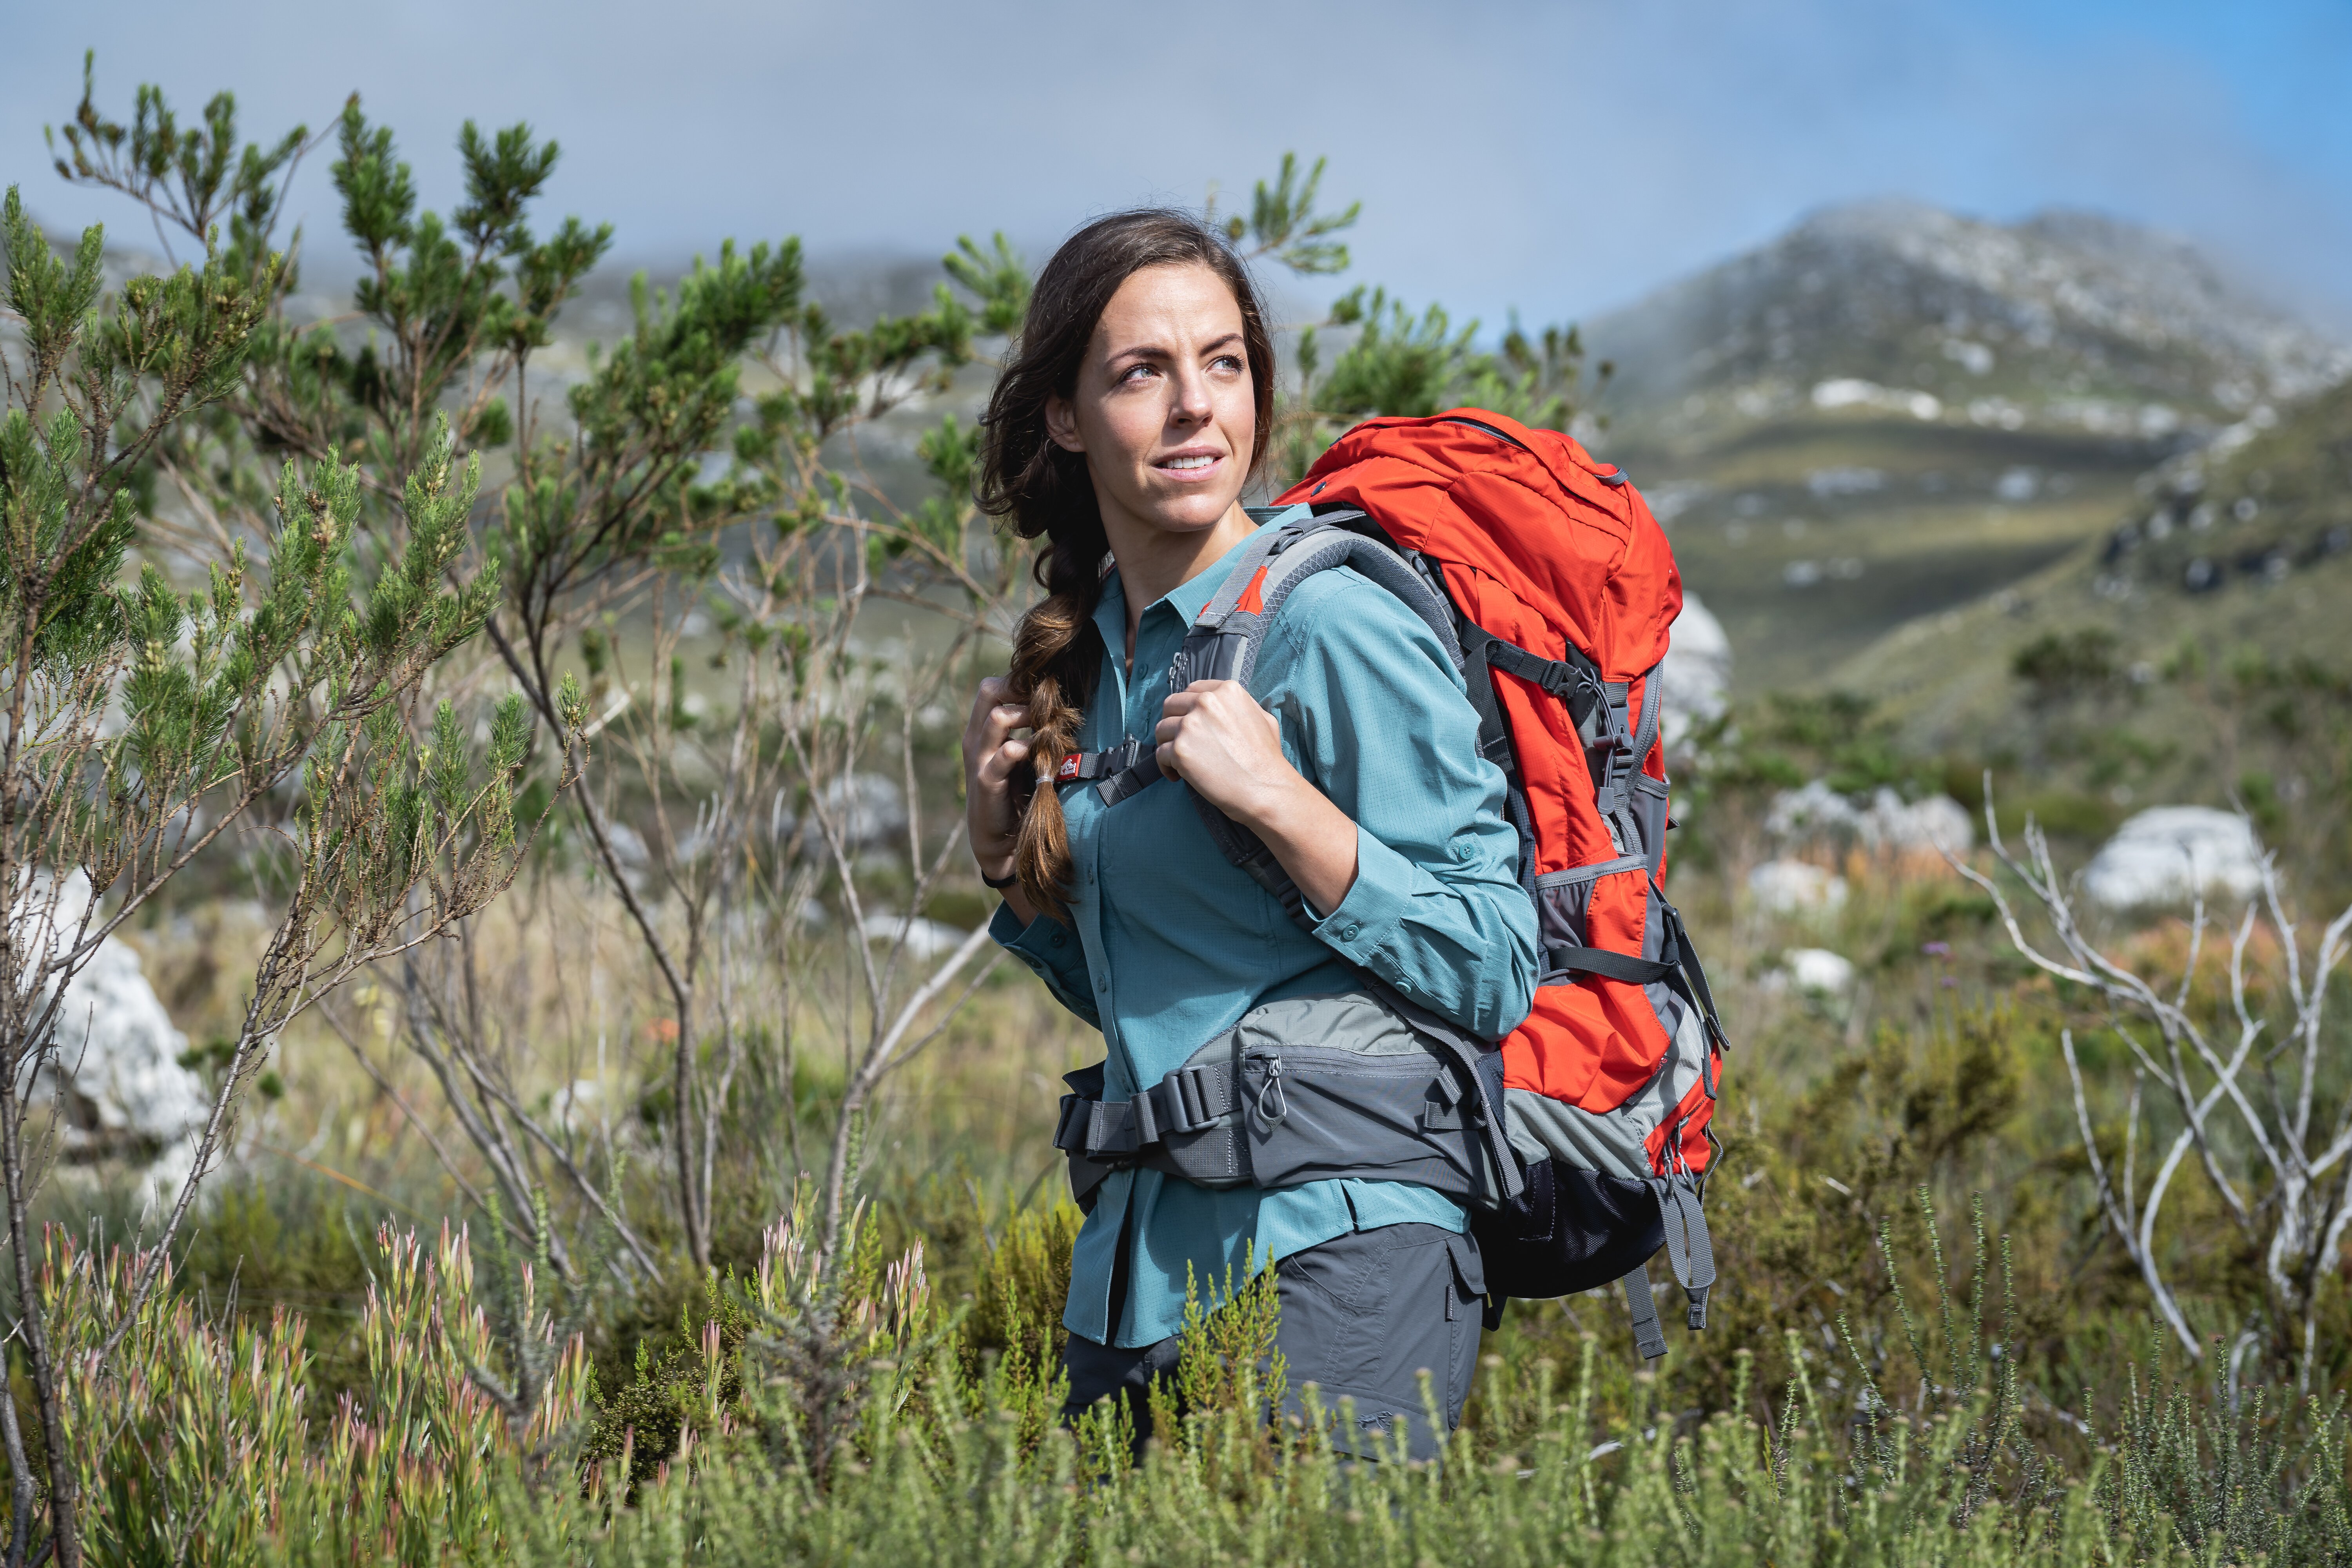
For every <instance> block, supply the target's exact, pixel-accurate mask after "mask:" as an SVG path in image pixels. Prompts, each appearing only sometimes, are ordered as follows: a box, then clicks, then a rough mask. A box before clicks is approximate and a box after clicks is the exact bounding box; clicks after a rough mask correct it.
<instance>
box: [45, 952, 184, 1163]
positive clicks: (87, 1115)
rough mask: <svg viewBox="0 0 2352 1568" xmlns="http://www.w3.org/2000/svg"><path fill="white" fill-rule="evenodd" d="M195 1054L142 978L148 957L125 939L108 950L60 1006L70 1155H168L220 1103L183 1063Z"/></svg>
mask: <svg viewBox="0 0 2352 1568" xmlns="http://www.w3.org/2000/svg"><path fill="white" fill-rule="evenodd" d="M187 1048H188V1037H187V1036H185V1035H184V1034H182V1033H181V1032H180V1031H179V1030H178V1029H176V1028H173V1026H172V1016H171V1015H170V1014H168V1013H166V1012H165V1011H163V1003H162V1002H161V1001H159V1000H157V999H156V995H155V989H154V987H153V986H152V985H150V984H147V977H146V976H145V975H144V974H142V973H141V972H140V967H139V954H138V953H137V952H133V951H132V950H131V946H130V944H129V943H127V942H122V941H121V939H119V938H116V937H108V938H107V939H106V940H105V941H104V942H100V944H99V947H98V952H96V953H94V954H92V955H91V957H90V961H89V965H88V966H87V967H85V968H84V969H83V970H82V972H81V973H79V974H77V975H75V976H74V981H73V984H72V985H71V986H69V987H68V989H67V991H66V994H65V1000H64V1002H63V1003H62V1004H61V1005H59V1006H58V1032H57V1054H56V1058H55V1060H56V1063H57V1070H58V1072H59V1073H61V1074H62V1075H63V1078H64V1084H65V1100H66V1108H67V1116H66V1121H67V1129H66V1133H65V1139H66V1147H67V1148H68V1149H84V1150H89V1151H90V1152H111V1151H113V1150H116V1149H127V1148H152V1147H163V1148H167V1149H168V1148H169V1147H171V1146H172V1145H173V1144H175V1143H177V1142H180V1141H181V1140H182V1139H183V1138H184V1137H185V1136H186V1135H187V1134H188V1133H189V1132H191V1131H194V1130H195V1129H196V1128H198V1127H201V1126H202V1125H203V1124H204V1122H205V1118H207V1117H208V1116H210V1115H211V1114H212V1100H211V1097H210V1096H208V1095H206V1094H205V1086H204V1080H203V1079H199V1078H198V1077H196V1075H195V1074H194V1073H193V1072H191V1071H189V1070H188V1069H187V1068H184V1067H182V1066H181V1065H180V1057H181V1055H182V1054H183V1053H184V1052H185V1051H186V1050H187ZM44 1076H45V1077H46V1076H47V1075H44ZM40 1087H41V1089H47V1087H48V1086H47V1084H46V1083H45V1084H43V1085H42V1086H40ZM37 1092H38V1090H37Z"/></svg>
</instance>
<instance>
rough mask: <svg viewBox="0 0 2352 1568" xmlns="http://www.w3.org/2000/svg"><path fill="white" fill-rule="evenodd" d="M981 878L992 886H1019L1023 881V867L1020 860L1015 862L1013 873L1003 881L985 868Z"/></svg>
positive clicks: (1002, 887)
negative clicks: (991, 874)
mask: <svg viewBox="0 0 2352 1568" xmlns="http://www.w3.org/2000/svg"><path fill="white" fill-rule="evenodd" d="M980 879H981V880H982V881H983V882H985V883H987V884H988V885H989V886H990V887H992V888H997V889H1004V888H1012V887H1017V886H1019V885H1020V881H1021V867H1020V865H1019V863H1018V862H1015V863H1014V865H1013V875H1011V876H1010V877H1007V878H1005V879H1004V880H1003V881H1002V882H1000V881H998V880H997V879H995V878H993V877H992V876H990V875H989V874H988V873H987V872H986V871H985V870H983V871H982V872H981V874H980Z"/></svg>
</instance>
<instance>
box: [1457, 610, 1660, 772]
mask: <svg viewBox="0 0 2352 1568" xmlns="http://www.w3.org/2000/svg"><path fill="white" fill-rule="evenodd" d="M1463 630H1464V632H1465V634H1466V635H1465V637H1464V639H1463V641H1464V644H1465V647H1464V652H1465V653H1467V652H1468V651H1469V648H1468V646H1467V645H1469V644H1472V643H1475V644H1477V645H1478V653H1477V656H1476V657H1478V658H1484V659H1485V660H1486V664H1487V666H1488V667H1489V668H1494V669H1499V670H1501V671H1502V672H1503V673H1504V674H1506V675H1512V676H1517V678H1518V679H1521V680H1524V681H1526V682H1527V683H1528V685H1530V686H1534V687H1537V688H1539V689H1542V690H1544V691H1547V692H1549V693H1550V694H1551V695H1552V696H1554V697H1557V698H1559V700H1561V701H1562V702H1565V703H1567V704H1568V712H1569V717H1570V718H1571V719H1573V720H1574V721H1576V732H1577V733H1578V734H1579V735H1580V736H1581V737H1583V740H1584V743H1585V744H1586V745H1588V746H1591V745H1595V744H1598V743H1599V742H1600V741H1601V737H1602V735H1603V734H1604V732H1605V731H1606V728H1607V724H1608V718H1609V708H1610V706H1611V703H1610V696H1611V689H1610V683H1609V682H1607V681H1604V680H1602V679H1601V667H1600V666H1598V665H1596V664H1594V663H1593V662H1592V661H1591V659H1589V658H1585V657H1584V650H1583V649H1582V648H1580V647H1577V646H1576V645H1575V644H1574V643H1570V644H1568V645H1567V646H1568V657H1567V658H1544V657H1543V656H1542V655H1540V654H1534V653H1529V652H1528V650H1527V649H1526V648H1523V647H1520V646H1519V645H1518V644H1517V643H1515V642H1507V641H1506V640H1505V639H1503V638H1501V637H1496V635H1495V634H1494V633H1493V632H1490V631H1488V630H1487V629H1486V627H1484V626H1480V625H1478V624H1477V623H1476V622H1475V621H1465V622H1464V623H1463ZM1622 700H1623V699H1622V696H1621V697H1620V698H1619V700H1618V701H1619V704H1620V705H1622Z"/></svg>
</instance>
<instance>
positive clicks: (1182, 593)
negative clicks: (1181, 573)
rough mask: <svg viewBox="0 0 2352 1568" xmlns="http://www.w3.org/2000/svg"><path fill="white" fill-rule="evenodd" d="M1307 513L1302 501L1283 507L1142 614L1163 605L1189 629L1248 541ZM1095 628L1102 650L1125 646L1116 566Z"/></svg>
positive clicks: (1124, 614) (1099, 605)
mask: <svg viewBox="0 0 2352 1568" xmlns="http://www.w3.org/2000/svg"><path fill="white" fill-rule="evenodd" d="M1306 510H1307V506H1306V504H1305V503H1304V502H1301V503H1300V504H1298V505H1297V506H1291V507H1285V508H1284V509H1283V510H1280V511H1278V512H1276V513H1275V514H1274V515H1273V516H1272V517H1270V518H1268V519H1266V520H1265V521H1264V522H1262V523H1260V524H1258V526H1257V527H1255V528H1254V529H1252V530H1250V531H1249V533H1248V534H1247V535H1246V536H1245V537H1244V538H1243V539H1242V540H1241V541H1240V542H1238V543H1236V544H1235V545H1234V547H1233V548H1232V549H1231V550H1228V551H1226V552H1224V553H1223V555H1220V556H1219V557H1217V559H1216V560H1215V561H1214V562H1213V563H1211V564H1210V565H1208V566H1207V567H1205V568H1203V569H1202V570H1201V571H1198V572H1195V573H1193V574H1192V576H1190V577H1188V578H1186V579H1185V580H1184V581H1183V582H1181V583H1179V584H1176V586H1174V587H1173V588H1171V589H1170V590H1168V592H1167V593H1165V594H1163V595H1160V597H1159V598H1158V599H1157V600H1155V601H1154V602H1153V603H1151V604H1150V605H1146V606H1145V608H1144V612H1143V613H1144V614H1145V615H1147V616H1148V615H1150V613H1151V612H1152V611H1153V610H1156V609H1158V608H1160V606H1161V605H1166V606H1167V607H1168V609H1169V610H1170V612H1171V613H1172V614H1173V615H1174V616H1176V618H1177V620H1178V621H1180V622H1181V623H1182V624H1183V625H1185V626H1191V625H1192V622H1193V621H1194V620H1195V619H1196V618H1197V617H1198V616H1200V614H1201V612H1202V610H1204V609H1206V608H1208V605H1209V598H1210V595H1213V594H1214V593H1216V591H1217V590H1218V588H1219V587H1221V586H1223V584H1224V581H1225V577H1226V575H1227V574H1229V573H1231V572H1232V571H1233V569H1234V563H1235V562H1237V561H1239V560H1240V559H1241V556H1242V552H1244V551H1245V550H1247V549H1248V548H1249V547H1250V542H1251V541H1253V540H1255V539H1256V538H1257V537H1258V535H1260V534H1262V533H1264V532H1265V531H1266V530H1268V529H1270V528H1279V527H1282V526H1283V525H1284V524H1286V523H1290V522H1296V521H1297V520H1298V519H1297V514H1299V513H1302V512H1304V511H1306ZM1095 629H1096V630H1097V631H1098V632H1100V633H1101V634H1102V639H1103V646H1104V647H1110V648H1119V647H1126V646H1127V595H1126V593H1125V592H1124V591H1123V590H1122V589H1121V588H1120V586H1119V581H1118V568H1117V567H1113V568H1111V573H1110V575H1109V576H1108V577H1107V578H1105V579H1104V580H1103V591H1102V597H1101V599H1100V600H1099V601H1098V602H1097V604H1096V605H1095Z"/></svg>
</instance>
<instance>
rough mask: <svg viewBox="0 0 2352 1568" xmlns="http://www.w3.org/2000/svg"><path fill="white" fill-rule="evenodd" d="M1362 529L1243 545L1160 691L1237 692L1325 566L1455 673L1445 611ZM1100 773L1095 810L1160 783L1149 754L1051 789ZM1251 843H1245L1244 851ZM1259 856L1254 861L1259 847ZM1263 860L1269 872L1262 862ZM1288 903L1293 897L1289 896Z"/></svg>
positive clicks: (1342, 518)
mask: <svg viewBox="0 0 2352 1568" xmlns="http://www.w3.org/2000/svg"><path fill="white" fill-rule="evenodd" d="M1369 522H1370V519H1369V518H1368V517H1366V515H1365V514H1364V513H1363V512H1361V511H1360V510H1356V509H1355V508H1353V507H1345V508H1339V509H1335V510H1328V511H1323V512H1318V513H1316V514H1315V515H1313V516H1310V517H1308V518H1307V519H1305V520H1304V521H1300V522H1297V523H1294V524H1291V525H1290V526H1288V527H1285V528H1278V529H1275V530H1273V531H1269V532H1266V533H1263V534H1261V535H1259V536H1258V537H1257V538H1256V539H1255V540H1254V541H1252V542H1251V544H1250V547H1249V549H1248V550H1246V551H1244V552H1243V554H1242V558H1241V559H1240V560H1239V561H1237V562H1235V563H1234V567H1233V570H1232V571H1230V572H1228V573H1226V574H1225V580H1224V581H1223V583H1221V584H1218V585H1217V591H1216V592H1215V593H1214V594H1212V595H1209V602H1208V603H1207V604H1206V605H1203V606H1202V609H1201V613H1200V615H1199V616H1196V617H1194V619H1193V622H1192V628H1191V629H1190V630H1189V631H1187V632H1186V633H1185V634H1184V643H1183V646H1182V647H1180V648H1178V649H1177V650H1176V658H1175V659H1174V660H1173V661H1172V662H1171V664H1170V666H1169V668H1168V689H1169V690H1170V691H1171V692H1176V691H1181V690H1183V689H1184V688H1186V687H1187V686H1190V685H1191V684H1192V682H1193V681H1196V680H1238V681H1241V682H1243V683H1244V684H1247V682H1248V680H1249V678H1250V676H1251V674H1252V673H1253V672H1254V671H1255V669H1256V668H1257V650H1258V647H1259V645H1260V644H1262V643H1263V642H1264V641H1265V632H1266V628H1267V627H1268V626H1271V625H1273V623H1274V618H1275V616H1277V615H1279V614H1281V613H1282V606H1283V605H1285V604H1286V603H1287V602H1288V600H1289V598H1290V595H1291V594H1292V593H1293V592H1294V591H1296V590H1297V587H1298V584H1301V583H1304V582H1305V581H1307V578H1309V577H1312V576H1314V575H1315V574H1318V573H1319V572H1328V571H1329V570H1330V569H1331V568H1333V567H1335V566H1352V567H1353V568H1355V569H1356V571H1357V572H1359V573H1360V574H1362V575H1363V576H1365V577H1367V578H1370V580H1371V581H1372V582H1374V583H1377V584H1380V585H1381V587H1383V588H1385V589H1387V590H1388V591H1389V592H1390V593H1391V594H1393V595H1396V596H1397V598H1398V599H1400V600H1402V602H1403V603H1404V605H1405V607H1406V608H1408V609H1410V610H1411V611H1412V613H1413V614H1414V615H1415V616H1418V617H1419V618H1420V620H1421V622H1422V623H1423V625H1424V626H1428V627H1429V629H1430V633H1431V635H1432V636H1433V637H1436V638H1437V643H1438V646H1439V647H1442V648H1444V650H1445V657H1446V658H1449V659H1451V660H1452V661H1453V664H1454V668H1455V669H1456V670H1461V669H1462V668H1465V665H1464V659H1463V653H1462V643H1461V639H1460V638H1459V637H1456V636H1455V635H1454V607H1453V605H1450V604H1448V603H1447V602H1446V599H1445V597H1444V595H1443V594H1441V593H1439V592H1438V590H1437V589H1436V588H1435V587H1433V586H1432V585H1431V584H1430V582H1429V580H1428V579H1427V578H1426V577H1424V576H1423V575H1422V574H1421V571H1420V570H1419V569H1418V568H1416V567H1415V566H1414V565H1413V564H1412V563H1410V562H1408V561H1407V560H1405V558H1404V557H1403V556H1402V555H1400V554H1398V553H1397V552H1396V551H1394V550H1393V549H1391V548H1390V547H1389V546H1388V545H1386V544H1384V543H1382V542H1381V541H1379V540H1377V539H1374V538H1371V537H1370V535H1369V534H1364V533H1359V532H1357V531H1355V530H1354V529H1353V528H1352V527H1350V526H1349V525H1350V524H1353V523H1369ZM1106 773H1107V774H1108V776H1107V777H1102V782H1101V783H1100V784H1096V785H1095V788H1096V790H1097V793H1098V794H1100V795H1101V796H1102V799H1103V804H1104V805H1118V803H1119V802H1120V801H1123V800H1125V799H1126V798H1127V797H1128V796H1129V795H1135V794H1137V793H1139V792H1140V791H1142V790H1144V789H1148V788H1150V786H1151V785H1152V784H1158V783H1159V782H1160V759H1159V753H1158V752H1157V750H1156V749H1155V750H1142V751H1139V753H1138V754H1136V755H1135V756H1133V757H1131V758H1129V760H1128V761H1127V763H1126V765H1124V766H1123V767H1120V768H1119V769H1118V770H1117V771H1115V772H1114V771H1112V770H1110V769H1108V768H1105V767H1103V766H1101V765H1100V764H1099V763H1097V764H1096V765H1095V766H1093V767H1091V768H1089V767H1087V765H1086V763H1085V760H1084V759H1081V763H1080V767H1079V768H1078V769H1077V770H1076V771H1073V770H1071V769H1069V768H1068V767H1067V765H1065V768H1064V771H1063V776H1062V779H1061V780H1060V781H1058V782H1063V783H1068V782H1072V781H1074V780H1076V779H1079V778H1087V779H1092V778H1095V777H1101V776H1102V775H1103V774H1106ZM1200 805H1201V806H1202V810H1203V813H1204V814H1208V813H1213V812H1214V808H1213V807H1212V806H1210V805H1209V804H1208V803H1207V802H1206V801H1202V802H1200ZM1215 815H1216V817H1217V820H1218V821H1219V822H1223V820H1224V818H1223V814H1222V813H1215ZM1228 826H1231V825H1228ZM1210 831H1211V833H1212V835H1213V836H1214V837H1216V838H1217V841H1218V847H1219V848H1221V849H1223V850H1225V853H1226V858H1228V859H1231V860H1233V861H1234V864H1235V865H1240V866H1242V867H1243V868H1244V870H1247V869H1248V867H1247V866H1246V865H1244V862H1243V861H1242V859H1241V858H1239V857H1238V856H1236V855H1235V854H1234V850H1233V849H1232V848H1231V847H1228V843H1227V840H1226V837H1225V836H1224V835H1223V834H1222V833H1219V832H1218V831H1217V829H1216V828H1215V827H1214V826H1212V828H1211V829H1210ZM1252 842H1255V836H1254V835H1253V836H1252ZM1259 852H1260V853H1261V854H1263V853H1264V847H1263V846H1260V847H1259ZM1268 860H1269V863H1270V861H1271V857H1268ZM1252 874H1253V875H1255V873H1254V872H1253V873H1252ZM1291 897H1292V899H1294V900H1295V899H1296V898H1297V892H1296V890H1295V889H1294V891H1293V892H1292V895H1291Z"/></svg>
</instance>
